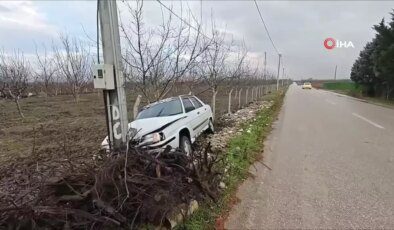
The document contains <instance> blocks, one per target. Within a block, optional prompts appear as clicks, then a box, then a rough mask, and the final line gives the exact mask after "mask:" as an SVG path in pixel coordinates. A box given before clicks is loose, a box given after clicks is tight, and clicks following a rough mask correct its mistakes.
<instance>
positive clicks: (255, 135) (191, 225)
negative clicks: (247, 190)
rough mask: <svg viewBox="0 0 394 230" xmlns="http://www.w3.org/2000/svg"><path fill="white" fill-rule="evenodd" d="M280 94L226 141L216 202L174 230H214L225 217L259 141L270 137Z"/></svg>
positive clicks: (257, 154)
mask: <svg viewBox="0 0 394 230" xmlns="http://www.w3.org/2000/svg"><path fill="white" fill-rule="evenodd" d="M284 94H285V93H284V92H280V93H277V94H276V95H275V96H274V97H273V98H272V100H273V101H274V103H273V106H272V107H271V108H266V109H263V110H261V111H259V112H258V113H257V116H256V117H255V119H253V120H252V121H250V122H247V123H246V124H243V127H242V129H243V132H242V133H241V134H240V135H238V136H235V137H234V138H233V139H231V140H230V142H229V144H228V146H229V147H228V150H227V154H226V156H225V160H224V164H225V166H224V167H227V174H226V177H225V178H224V180H223V181H224V183H225V184H226V186H227V187H226V189H225V191H224V192H223V193H222V196H221V197H220V199H219V200H218V202H217V203H214V202H206V203H204V204H202V205H200V208H199V209H198V210H197V211H196V212H195V213H194V214H193V215H192V216H191V218H190V219H188V220H186V222H185V223H183V224H182V225H180V226H179V227H178V229H214V228H215V221H216V219H217V218H220V217H223V216H226V214H227V213H228V211H229V210H230V208H231V206H232V204H234V195H235V192H236V190H237V188H238V186H239V184H240V183H241V182H242V181H243V180H244V179H246V178H247V177H248V172H249V167H250V166H251V165H252V164H253V163H254V162H255V161H256V160H257V159H258V158H259V157H261V153H262V151H263V147H264V146H263V141H264V140H265V138H266V136H267V135H268V134H269V133H270V131H271V124H272V122H273V121H274V120H275V119H276V117H277V114H278V113H279V111H280V108H281V106H282V102H283V98H284ZM219 225H220V224H219ZM217 227H219V228H220V226H217Z"/></svg>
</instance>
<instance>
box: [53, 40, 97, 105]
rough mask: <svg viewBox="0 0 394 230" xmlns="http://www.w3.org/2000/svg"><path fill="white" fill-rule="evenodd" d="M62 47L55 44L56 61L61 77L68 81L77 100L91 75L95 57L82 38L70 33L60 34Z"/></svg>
mask: <svg viewBox="0 0 394 230" xmlns="http://www.w3.org/2000/svg"><path fill="white" fill-rule="evenodd" d="M59 38H60V43H61V45H60V48H58V47H57V46H55V45H54V47H53V50H54V53H55V61H56V65H57V68H58V71H59V74H60V75H61V77H62V78H63V79H64V80H65V81H66V83H67V85H68V87H69V89H70V91H71V94H72V95H73V97H74V100H75V102H78V101H79V94H80V90H81V88H82V87H84V86H85V85H86V84H87V82H88V80H89V78H90V76H92V69H91V65H92V63H93V59H92V56H91V53H90V49H89V48H88V47H87V46H85V44H84V43H83V41H82V40H80V39H78V38H76V37H73V38H70V37H69V36H68V35H65V34H63V35H60V36H59Z"/></svg>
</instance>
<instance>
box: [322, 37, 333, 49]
mask: <svg viewBox="0 0 394 230" xmlns="http://www.w3.org/2000/svg"><path fill="white" fill-rule="evenodd" d="M335 46H336V42H335V39H334V38H327V39H326V40H324V47H326V49H328V50H331V49H334V48H335Z"/></svg>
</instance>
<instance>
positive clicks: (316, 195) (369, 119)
mask: <svg viewBox="0 0 394 230" xmlns="http://www.w3.org/2000/svg"><path fill="white" fill-rule="evenodd" d="M263 161H264V163H265V164H266V165H268V166H269V167H270V168H271V169H272V170H269V169H268V168H267V167H265V166H263V165H262V164H260V163H256V164H255V167H251V173H253V174H254V175H255V178H254V179H252V178H250V179H248V180H246V181H245V182H244V183H243V184H242V186H241V187H240V188H239V190H238V192H237V197H238V198H239V199H240V201H239V203H238V204H236V205H235V206H234V208H233V209H232V211H231V212H230V215H229V218H228V219H227V222H226V223H225V227H226V229H272V228H275V229H277V228H286V229H294V228H303V229H306V228H308V229H311V228H313V229H315V228H325V229H327V228H331V229H332V228H335V229H338V228H342V229H343V228H373V229H376V228H385V229H394V110H392V109H389V108H385V107H381V106H377V105H373V104H369V103H366V102H363V101H360V100H357V99H354V98H350V97H346V96H341V95H339V94H334V93H331V92H327V91H323V90H315V89H312V90H302V89H301V88H300V86H295V85H292V86H291V87H290V89H289V91H288V92H287V95H286V98H285V103H284V105H283V108H282V111H281V113H280V115H279V119H278V121H277V122H276V123H275V124H274V130H273V132H272V133H271V135H270V136H269V137H268V140H267V141H266V143H265V151H264V160H263Z"/></svg>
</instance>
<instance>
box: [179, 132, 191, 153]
mask: <svg viewBox="0 0 394 230" xmlns="http://www.w3.org/2000/svg"><path fill="white" fill-rule="evenodd" d="M179 148H180V149H181V151H182V152H184V153H185V154H186V155H187V156H189V155H190V154H191V153H192V143H191V142H190V139H189V138H188V137H187V136H181V139H180V146H179Z"/></svg>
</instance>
